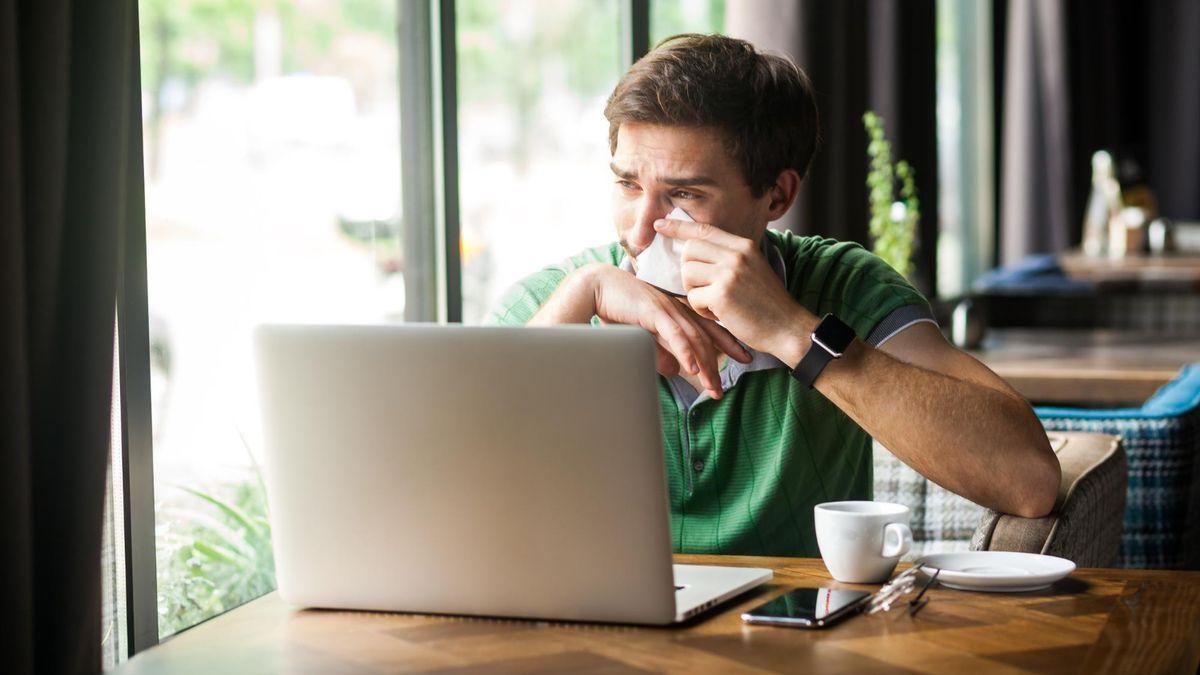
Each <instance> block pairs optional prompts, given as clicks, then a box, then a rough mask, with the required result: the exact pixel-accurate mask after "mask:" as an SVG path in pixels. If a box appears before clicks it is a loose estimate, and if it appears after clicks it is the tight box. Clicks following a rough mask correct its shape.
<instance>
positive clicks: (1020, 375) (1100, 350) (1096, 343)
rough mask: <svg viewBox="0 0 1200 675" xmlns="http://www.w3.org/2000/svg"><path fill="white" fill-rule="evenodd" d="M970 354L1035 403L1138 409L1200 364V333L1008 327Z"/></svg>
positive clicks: (995, 330)
mask: <svg viewBox="0 0 1200 675" xmlns="http://www.w3.org/2000/svg"><path fill="white" fill-rule="evenodd" d="M971 354H972V355H973V356H974V357H975V358H977V359H979V360H980V361H982V362H983V363H984V364H986V365H987V366H988V367H989V368H991V369H992V370H993V371H995V372H996V374H997V375H999V376H1000V377H1002V378H1004V379H1005V380H1006V381H1007V382H1008V383H1009V384H1010V385H1012V386H1013V388H1014V389H1016V390H1017V391H1018V392H1020V393H1021V395H1022V396H1024V397H1025V398H1027V399H1029V400H1030V401H1031V402H1033V403H1035V404H1068V405H1085V406H1088V407H1118V406H1121V407H1124V406H1133V407H1136V406H1140V405H1141V404H1142V403H1143V402H1144V401H1145V400H1146V399H1147V398H1149V397H1150V396H1151V395H1152V394H1153V393H1154V392H1155V390H1157V389H1158V388H1159V387H1161V386H1162V385H1164V384H1166V383H1167V382H1170V381H1171V380H1172V379H1174V378H1175V376H1176V375H1178V374H1179V371H1180V369H1181V368H1182V367H1183V366H1185V365H1187V364H1189V363H1200V336H1197V335H1187V334H1180V335H1175V334H1170V333H1150V332H1143V331H1128V330H1095V329H1070V330H1067V329H1040V328H1037V329H1034V328H1030V329H1025V328H1020V329H1018V328H1001V329H992V330H990V331H989V332H988V334H987V337H986V339H985V340H984V343H983V345H982V346H981V347H980V348H979V349H977V350H974V351H972V352H971Z"/></svg>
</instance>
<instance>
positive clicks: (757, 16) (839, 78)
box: [725, 0, 938, 293]
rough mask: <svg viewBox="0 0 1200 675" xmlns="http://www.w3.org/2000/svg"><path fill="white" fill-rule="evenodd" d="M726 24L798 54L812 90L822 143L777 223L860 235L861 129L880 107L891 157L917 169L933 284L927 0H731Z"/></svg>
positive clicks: (923, 272)
mask: <svg viewBox="0 0 1200 675" xmlns="http://www.w3.org/2000/svg"><path fill="white" fill-rule="evenodd" d="M725 23H726V29H727V30H726V32H727V33H728V34H729V35H731V36H733V37H737V38H742V39H744V40H748V41H750V42H751V43H753V44H754V45H755V46H756V47H758V48H760V49H769V50H774V51H778V52H781V53H784V54H787V55H788V56H791V57H792V58H793V59H795V61H796V63H798V64H799V65H800V66H801V67H802V68H804V70H805V72H807V73H808V75H809V77H811V78H812V81H813V85H814V86H815V88H816V90H817V108H818V110H819V112H820V116H821V145H820V147H819V149H818V151H817V156H816V157H815V158H814V160H813V164H812V168H811V169H810V171H809V175H808V178H806V179H805V181H804V184H803V185H802V186H801V190H800V198H799V199H798V200H797V203H796V205H795V206H794V207H793V208H792V210H791V211H790V212H789V213H788V214H787V216H785V217H784V219H782V220H781V221H780V222H778V223H776V226H777V227H781V228H784V229H789V230H792V231H794V232H798V233H801V234H815V235H822V236H827V237H833V238H835V239H841V240H848V241H857V242H860V243H862V244H864V245H866V246H868V247H869V246H870V242H869V240H868V235H867V223H868V213H867V186H866V179H867V137H866V132H865V131H864V129H863V123H862V115H863V113H864V112H866V111H867V110H868V109H871V110H874V111H876V112H877V113H879V114H880V115H881V116H883V118H884V120H885V123H886V129H887V135H888V138H889V139H891V141H892V151H893V155H894V159H907V160H908V162H909V163H910V164H911V165H912V166H913V168H914V169H915V170H916V179H917V191H918V193H919V195H920V199H921V204H922V219H921V231H920V232H918V233H917V237H918V242H917V248H916V251H915V254H914V257H915V259H914V263H915V268H916V272H915V276H916V277H917V279H916V282H917V284H918V286H919V287H921V289H922V290H923V291H925V292H927V293H928V292H930V291H932V290H933V289H935V288H936V278H935V272H936V257H935V256H936V249H937V234H938V218H937V204H938V199H937V185H938V180H937V177H938V174H937V171H938V166H937V92H936V61H935V55H936V46H937V44H936V23H935V17H934V0H906V1H904V2H898V1H897V0H789V2H768V1H764V0H728V4H727V5H726V22H725Z"/></svg>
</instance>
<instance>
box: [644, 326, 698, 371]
mask: <svg viewBox="0 0 1200 675" xmlns="http://www.w3.org/2000/svg"><path fill="white" fill-rule="evenodd" d="M657 314H658V316H656V317H655V318H654V334H655V335H658V336H659V337H660V338H662V339H663V341H665V342H666V345H665V346H666V347H667V348H668V349H669V350H671V353H672V354H674V355H675V358H676V359H678V360H679V365H680V367H682V368H683V369H684V370H685V371H687V372H688V373H690V374H692V375H695V374H696V373H698V372H700V366H699V361H697V359H696V353H695V352H694V351H693V350H692V345H691V343H690V342H688V339H687V334H686V333H684V332H683V329H682V328H680V327H679V324H678V323H677V322H676V321H675V319H674V318H673V317H672V316H671V315H670V314H669V313H668V312H666V311H662V312H658V313H657Z"/></svg>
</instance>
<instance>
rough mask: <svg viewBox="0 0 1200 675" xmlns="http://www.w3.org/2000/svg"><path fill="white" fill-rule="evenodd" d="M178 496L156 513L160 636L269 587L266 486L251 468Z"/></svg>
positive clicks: (271, 574) (271, 575) (272, 572)
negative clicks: (246, 475) (241, 476)
mask: <svg viewBox="0 0 1200 675" xmlns="http://www.w3.org/2000/svg"><path fill="white" fill-rule="evenodd" d="M254 473H255V476H254V477H253V478H252V479H250V480H246V481H242V482H234V483H230V484H227V485H221V486H218V487H216V488H215V489H213V490H200V489H196V488H190V487H178V488H175V490H177V491H178V492H179V493H181V495H182V496H183V497H184V498H183V499H180V500H176V501H174V502H172V503H171V504H170V505H167V504H160V505H159V506H158V508H157V509H156V512H157V513H156V516H157V521H158V525H157V528H156V529H157V530H158V531H157V539H158V545H157V567H158V634H159V637H165V636H167V635H171V634H173V633H177V632H179V631H181V630H183V629H185V628H188V627H189V626H192V625H195V624H197V623H199V622H201V621H204V620H205V619H207V618H209V617H211V616H214V615H216V614H220V613H221V612H224V611H226V610H229V609H232V608H234V607H237V606H238V605H240V604H242V603H244V602H248V601H250V600H253V599H254V598H257V597H259V596H260V595H263V594H264V593H267V592H270V591H271V590H273V589H274V588H275V556H274V554H273V552H272V548H271V525H270V523H269V522H268V520H267V500H266V488H265V486H264V484H263V482H262V478H261V477H260V476H259V475H258V470H257V468H255V470H254Z"/></svg>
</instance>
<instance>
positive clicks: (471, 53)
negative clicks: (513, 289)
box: [456, 0, 621, 323]
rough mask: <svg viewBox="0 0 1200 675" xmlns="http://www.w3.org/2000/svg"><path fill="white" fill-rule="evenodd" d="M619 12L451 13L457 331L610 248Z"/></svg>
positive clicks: (591, 5)
mask: <svg viewBox="0 0 1200 675" xmlns="http://www.w3.org/2000/svg"><path fill="white" fill-rule="evenodd" d="M619 5H620V2H619V0H460V2H459V3H458V4H457V26H456V30H457V37H458V45H457V48H458V94H459V111H458V124H459V165H460V167H461V168H460V175H459V190H460V204H461V214H462V216H461V217H462V239H461V248H462V274H463V320H464V322H466V323H474V322H478V321H480V320H482V319H483V318H484V316H485V313H486V312H487V310H488V309H489V308H490V307H492V306H493V305H494V304H495V303H496V301H497V300H498V299H499V297H500V295H501V294H502V293H503V292H504V290H505V289H506V288H507V287H508V286H509V285H511V284H512V283H513V282H515V281H517V280H519V279H520V278H521V277H523V276H525V275H528V274H531V273H533V272H535V271H537V270H538V269H540V268H541V267H543V266H545V265H547V264H550V263H554V262H557V261H559V260H562V259H564V258H566V257H568V256H570V255H572V254H574V253H576V252H578V251H580V250H582V249H584V248H587V247H589V246H597V245H600V244H604V243H606V242H609V241H612V240H613V239H614V238H615V234H614V232H613V226H612V219H611V218H610V217H609V201H610V195H611V192H610V190H611V178H612V173H611V171H609V169H608V163H609V151H608V123H607V121H605V119H604V103H605V100H606V99H607V97H608V95H609V93H610V92H611V91H612V88H613V86H615V85H616V82H617V79H618V77H619V76H620V74H621V62H620V53H621V50H620V30H619V25H620V17H619V10H620V6H619Z"/></svg>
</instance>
